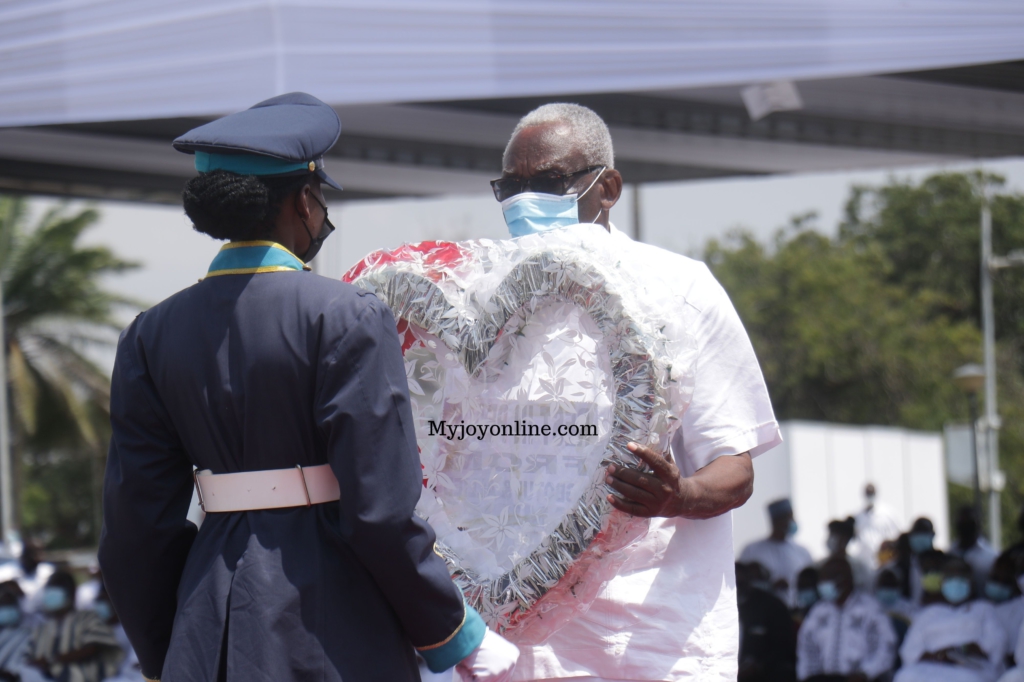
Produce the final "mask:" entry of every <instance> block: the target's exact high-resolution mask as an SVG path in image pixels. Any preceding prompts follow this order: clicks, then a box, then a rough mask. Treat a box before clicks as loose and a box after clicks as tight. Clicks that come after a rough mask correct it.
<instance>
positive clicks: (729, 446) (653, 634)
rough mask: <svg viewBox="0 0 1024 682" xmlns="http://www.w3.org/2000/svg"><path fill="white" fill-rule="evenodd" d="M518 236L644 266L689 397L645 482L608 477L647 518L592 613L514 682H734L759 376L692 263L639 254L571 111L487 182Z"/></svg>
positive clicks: (761, 427) (772, 442)
mask: <svg viewBox="0 0 1024 682" xmlns="http://www.w3.org/2000/svg"><path fill="white" fill-rule="evenodd" d="M492 188H493V189H494V194H495V198H496V199H498V201H500V202H501V207H502V213H503V214H504V216H505V222H506V224H507V225H508V228H509V233H510V234H511V236H513V237H518V236H523V235H526V234H530V233H535V232H541V231H546V230H552V229H560V228H564V227H569V226H571V225H574V224H578V223H594V224H596V225H599V226H600V227H602V228H604V230H605V232H604V234H606V235H607V239H608V240H609V243H610V244H611V245H612V246H613V247H614V248H615V249H618V250H620V251H621V252H622V253H623V254H626V255H628V256H629V258H630V260H632V261H634V262H640V263H643V264H644V265H643V266H642V269H641V271H640V272H638V275H642V276H643V278H644V280H645V281H646V284H645V285H644V286H647V287H650V288H657V289H658V291H660V292H663V293H668V294H669V295H672V296H673V298H674V299H675V300H676V301H677V302H678V315H679V320H678V322H679V323H680V324H682V325H683V326H684V327H685V328H686V329H687V330H688V331H689V332H690V333H691V334H692V336H693V338H694V340H695V343H696V352H697V359H696V366H695V375H694V389H693V396H692V398H691V401H690V404H689V406H688V407H687V409H686V410H685V412H684V413H683V414H680V415H678V417H679V419H680V428H679V429H678V431H677V432H676V435H675V437H674V438H673V440H672V443H671V448H670V451H669V452H659V451H656V450H654V449H651V448H647V447H636V449H635V450H634V452H635V454H636V455H637V456H638V457H639V458H640V459H642V460H643V461H644V462H646V463H647V465H648V466H649V467H650V472H646V473H645V472H641V471H640V470H638V469H634V468H616V467H615V466H609V468H608V472H607V482H608V484H609V485H610V486H611V487H612V488H613V489H614V490H615V491H616V493H617V494H616V495H612V496H610V501H611V504H613V505H614V506H615V507H616V508H617V509H619V510H621V511H624V512H626V513H628V514H633V515H635V516H644V517H650V518H652V522H651V526H650V530H649V532H648V533H647V535H646V536H645V537H644V538H643V539H642V540H640V541H638V542H637V543H635V544H634V545H632V546H631V547H630V548H629V549H628V550H627V551H628V552H629V556H628V558H627V559H626V561H625V563H624V565H623V566H622V568H621V569H620V570H619V573H618V575H617V576H616V577H615V578H613V579H612V580H611V581H610V582H609V583H608V585H606V586H605V588H604V589H603V590H602V591H601V593H600V594H598V596H597V598H596V599H595V600H594V602H593V603H592V605H591V607H590V609H589V611H587V612H586V613H584V614H581V615H579V616H576V617H575V618H574V619H573V620H572V621H570V622H569V623H568V624H566V625H565V626H564V627H562V629H560V630H558V631H557V632H555V633H554V634H553V635H552V636H551V637H550V638H548V639H547V641H545V642H544V643H543V644H538V645H533V646H528V645H522V646H521V656H520V659H519V663H518V664H517V666H516V671H515V680H517V681H523V680H561V679H566V678H571V679H572V680H574V682H580V681H582V680H592V681H593V680H605V681H617V680H630V681H634V680H635V681H639V682H645V681H668V682H677V681H681V680H693V679H700V680H723V681H724V680H735V679H736V671H737V664H736V655H737V649H738V638H739V625H738V619H737V611H736V584H735V574H734V570H733V562H734V556H733V549H732V517H731V516H730V515H729V514H728V513H727V512H728V511H730V510H731V509H734V508H736V507H738V506H739V505H741V504H743V503H744V502H745V501H746V500H747V499H748V498H749V497H750V494H751V491H752V490H753V475H754V474H753V466H752V463H751V458H752V457H755V456H757V455H759V454H761V453H763V452H765V451H767V450H769V449H770V448H772V447H774V446H776V445H778V444H779V443H780V442H781V440H782V439H781V435H780V432H779V427H778V424H777V423H776V421H775V416H774V414H773V412H772V406H771V402H770V401H769V399H768V391H767V389H766V388H765V384H764V379H763V377H762V375H761V370H760V366H759V365H758V362H757V358H756V356H755V355H754V349H753V347H752V346H751V343H750V340H749V338H748V337H747V334H746V331H745V330H744V329H743V324H742V323H741V322H740V319H739V316H738V315H737V314H736V311H735V309H734V308H733V306H732V303H731V302H730V300H729V297H728V295H727V294H726V292H725V290H724V289H723V288H722V287H721V285H720V284H719V283H718V282H717V281H716V280H715V278H714V277H713V276H712V274H711V272H710V271H709V270H708V268H707V267H706V266H705V265H704V264H703V263H700V262H697V261H694V260H691V259H689V258H686V257H684V256H681V255H678V254H674V253H670V252H668V251H664V250H662V249H658V248H655V247H653V246H648V245H646V244H643V243H639V242H635V241H633V240H632V239H630V238H629V237H628V236H626V235H625V234H623V233H622V232H620V231H618V230H616V229H615V227H614V226H613V225H612V224H611V222H610V215H609V214H610V211H611V209H612V207H613V206H614V205H615V203H616V202H617V201H618V199H619V196H620V195H621V193H622V176H621V175H620V174H619V172H618V171H617V170H615V159H614V153H613V150H612V140H611V134H610V133H609V131H608V127H607V126H606V125H605V123H604V121H603V120H601V118H600V117H599V116H598V115H597V114H596V113H594V112H593V111H591V110H590V109H587V108H586V107H582V106H579V105H575V104H549V105H545V106H542V107H540V108H538V109H536V110H534V111H532V112H530V113H529V114H527V115H526V116H524V117H523V119H522V120H521V121H520V122H519V124H518V125H517V126H516V128H515V130H514V131H513V133H512V137H511V139H510V140H509V143H508V146H507V147H506V149H505V154H504V158H503V164H502V174H501V178H499V179H497V180H495V181H494V182H493V183H492Z"/></svg>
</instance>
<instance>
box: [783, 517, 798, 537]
mask: <svg viewBox="0 0 1024 682" xmlns="http://www.w3.org/2000/svg"><path fill="white" fill-rule="evenodd" d="M798 530H800V526H798V525H797V523H796V521H790V522H789V528H787V529H786V537H790V538H791V537H793V536H794V535H796V532H797V531H798Z"/></svg>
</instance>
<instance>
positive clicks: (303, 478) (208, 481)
mask: <svg viewBox="0 0 1024 682" xmlns="http://www.w3.org/2000/svg"><path fill="white" fill-rule="evenodd" d="M195 478H196V492H197V493H198V494H199V504H200V506H201V507H202V508H203V511H205V512H206V513H207V514H210V513H213V512H235V511H254V510H257V509H283V508H285V507H309V506H312V505H314V504H323V503H324V502H337V501H338V500H340V499H341V490H340V489H339V488H338V479H337V478H335V477H334V472H333V471H331V466H330V465H329V464H320V465H317V466H312V467H301V466H298V465H296V466H295V468H294V469H268V470H266V471H242V472H239V473H234V474H214V473H211V472H210V470H209V469H204V470H202V471H197V472H195Z"/></svg>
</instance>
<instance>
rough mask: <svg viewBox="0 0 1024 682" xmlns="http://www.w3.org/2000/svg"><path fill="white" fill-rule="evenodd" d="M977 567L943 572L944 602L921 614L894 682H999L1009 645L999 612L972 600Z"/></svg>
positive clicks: (949, 565) (955, 561) (954, 563)
mask: <svg viewBox="0 0 1024 682" xmlns="http://www.w3.org/2000/svg"><path fill="white" fill-rule="evenodd" d="M971 578H972V570H971V567H970V566H969V565H968V564H967V563H966V562H965V561H964V560H963V559H960V558H956V557H953V558H950V559H949V560H948V561H947V562H946V565H945V567H944V568H943V577H942V598H943V601H942V602H940V603H937V604H932V605H930V606H926V607H924V608H923V609H921V610H920V611H919V612H918V614H917V615H916V616H915V617H914V622H913V623H911V625H910V629H909V630H908V631H907V636H906V638H905V639H904V640H903V646H901V647H900V658H901V659H902V661H903V667H902V668H901V669H900V671H899V672H898V673H897V674H896V677H895V679H894V682H938V681H941V682H995V680H998V679H999V676H1000V674H1001V673H1002V671H1003V669H1004V667H1005V666H1004V660H1005V657H1006V653H1007V649H1008V645H1007V641H1006V634H1005V633H1004V632H1003V627H1002V625H1001V624H1000V622H999V618H998V616H997V615H996V611H995V609H994V608H993V607H992V605H991V604H989V603H988V602H986V601H982V600H975V599H972V596H973V591H972V585H971Z"/></svg>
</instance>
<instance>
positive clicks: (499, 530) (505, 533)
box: [480, 507, 516, 549]
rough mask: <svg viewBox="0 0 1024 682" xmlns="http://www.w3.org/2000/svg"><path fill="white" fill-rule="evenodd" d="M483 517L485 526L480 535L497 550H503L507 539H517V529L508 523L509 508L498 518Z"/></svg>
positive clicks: (489, 515) (492, 515) (485, 515)
mask: <svg viewBox="0 0 1024 682" xmlns="http://www.w3.org/2000/svg"><path fill="white" fill-rule="evenodd" d="M483 517H484V524H485V525H484V528H483V531H482V532H481V533H480V535H481V537H482V538H484V539H486V540H490V541H491V544H493V545H494V547H495V548H496V549H501V546H502V545H504V544H505V540H506V539H508V540H511V539H513V538H515V537H516V529H515V528H514V527H513V526H512V525H510V524H509V521H508V507H505V508H504V509H502V510H501V511H500V512H499V513H498V514H497V516H495V515H494V514H484V515H483Z"/></svg>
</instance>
